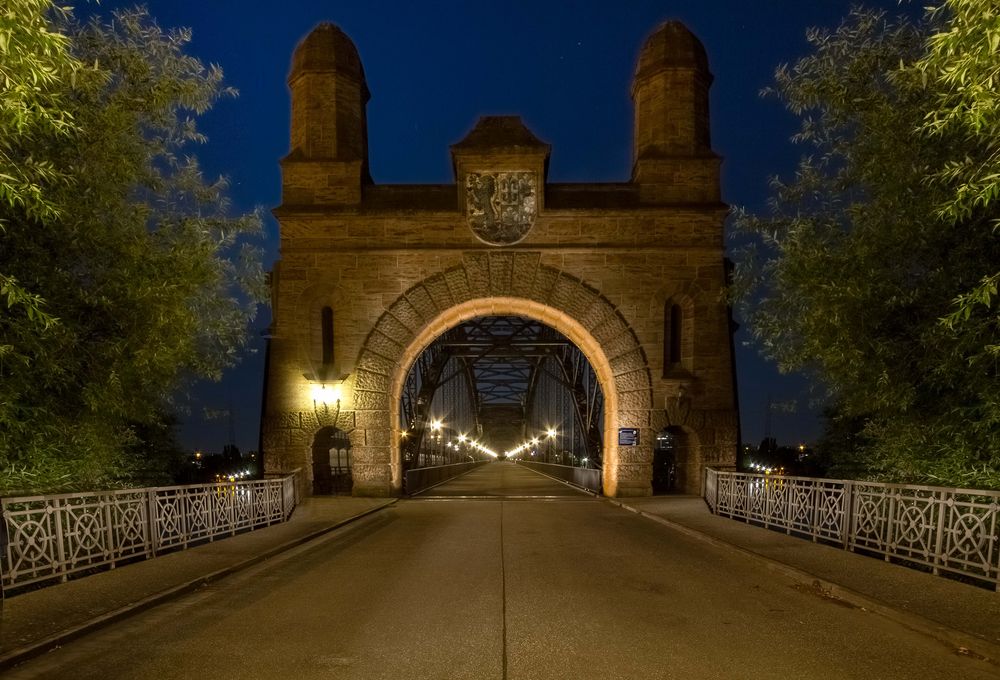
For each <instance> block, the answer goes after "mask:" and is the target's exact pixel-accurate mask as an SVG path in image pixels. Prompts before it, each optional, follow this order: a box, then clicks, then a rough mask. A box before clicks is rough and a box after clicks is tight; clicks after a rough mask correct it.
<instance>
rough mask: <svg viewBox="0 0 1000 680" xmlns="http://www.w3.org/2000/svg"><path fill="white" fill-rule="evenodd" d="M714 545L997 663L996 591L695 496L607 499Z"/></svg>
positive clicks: (999, 614) (999, 601)
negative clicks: (718, 511) (777, 526)
mask: <svg viewBox="0 0 1000 680" xmlns="http://www.w3.org/2000/svg"><path fill="white" fill-rule="evenodd" d="M609 501H610V502H612V503H614V504H616V505H620V506H622V507H623V508H625V509H627V510H632V511H633V512H638V513H640V514H642V515H644V516H646V517H648V518H649V519H652V520H654V521H658V522H660V523H662V524H666V525H667V526H671V527H673V528H675V529H678V530H680V531H682V532H684V533H685V534H688V535H691V536H694V537H696V538H699V539H701V540H705V541H708V542H711V543H714V544H716V545H723V546H725V547H727V548H730V549H735V550H739V551H741V552H743V553H745V554H749V555H751V556H752V557H754V558H755V559H758V560H762V561H764V562H766V563H767V564H768V565H769V566H770V567H771V568H773V569H774V570H775V571H778V572H781V573H783V574H785V575H786V576H791V577H792V578H794V579H796V580H798V581H800V582H801V583H804V584H806V585H808V586H811V587H813V588H814V590H815V592H816V593H817V595H820V596H823V597H832V598H835V599H838V600H841V601H844V602H846V603H848V604H850V605H853V606H856V607H861V608H863V609H866V610H868V611H874V612H877V613H879V614H881V615H883V616H886V617H888V618H890V619H893V620H894V621H897V622H898V623H901V624H903V625H905V626H907V627H908V628H911V629H914V630H918V631H920V632H923V633H926V634H928V635H931V636H933V637H935V638H937V639H938V640H941V641H942V642H945V643H947V644H950V645H953V646H954V647H956V651H957V652H958V653H960V654H972V655H974V656H981V657H985V658H987V659H989V660H991V661H993V662H994V663H1000V594H997V593H996V592H993V591H990V590H985V589H982V588H977V587H975V586H971V585H967V584H963V583H958V582H956V581H952V580H949V579H946V578H942V577H940V576H933V575H931V574H927V573H924V572H920V571H916V570H913V569H908V568H906V567H904V566H900V565H896V564H890V563H888V562H885V561H884V560H881V559H878V558H873V557H867V556H863V555H856V554H854V553H852V552H849V551H847V550H842V549H840V548H836V547H833V546H829V545H823V544H820V543H813V542H812V541H810V540H808V539H802V538H796V537H793V536H788V535H786V534H785V533H783V532H779V531H774V530H769V529H764V528H761V527H758V526H754V525H751V524H746V523H745V522H742V521H738V520H733V519H729V518H727V517H719V516H716V515H713V514H711V512H709V510H708V506H707V505H706V504H705V501H704V499H702V498H700V497H696V496H657V497H651V498H630V499H626V500H624V501H618V500H615V499H609Z"/></svg>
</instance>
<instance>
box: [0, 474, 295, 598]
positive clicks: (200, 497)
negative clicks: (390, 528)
mask: <svg viewBox="0 0 1000 680" xmlns="http://www.w3.org/2000/svg"><path fill="white" fill-rule="evenodd" d="M296 474H297V472H293V473H291V474H289V475H288V476H286V477H282V478H280V479H266V480H257V481H247V482H234V483H223V484H193V485H185V486H166V487H152V488H145V489H125V490H120V491H101V492H84V493H67V494H58V495H49V496H25V497H20V498H4V499H2V500H0V510H2V522H0V590H3V589H10V588H12V587H15V586H26V585H30V584H33V583H42V582H46V581H52V580H59V581H65V580H67V578H68V577H69V576H71V575H73V574H78V573H80V572H84V571H88V570H96V569H101V568H113V567H114V566H116V564H117V563H119V562H123V561H126V560H128V561H131V560H134V559H144V558H150V557H155V556H157V555H158V554H160V553H163V552H167V551H171V550H178V549H184V548H187V547H189V546H190V545H192V544H194V543H199V542H203V541H211V540H214V539H215V538H218V537H220V536H232V535H234V534H236V533H238V532H241V531H247V530H250V529H256V528H259V527H263V526H268V525H270V524H275V523H277V522H283V521H285V520H287V519H288V518H289V516H290V515H291V514H292V510H293V509H294V508H295V506H296V505H297V503H298V490H297V485H296Z"/></svg>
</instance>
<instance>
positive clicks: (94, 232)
mask: <svg viewBox="0 0 1000 680" xmlns="http://www.w3.org/2000/svg"><path fill="white" fill-rule="evenodd" d="M18 1H19V2H21V1H26V0H18ZM19 16H20V15H18V16H16V17H14V19H13V20H12V21H13V22H14V23H17V21H18V19H19ZM47 16H48V17H49V18H48V20H49V21H51V22H55V23H56V25H57V26H59V27H60V28H61V32H62V33H63V34H65V35H66V36H68V37H67V39H66V42H62V43H61V44H62V45H63V46H64V48H65V49H66V50H67V51H68V54H69V55H70V57H71V58H72V59H74V60H76V63H78V64H86V65H87V67H86V68H80V69H77V70H76V71H74V75H73V77H72V78H57V79H54V80H52V81H50V82H48V83H47V84H46V86H45V87H46V88H48V90H50V92H49V97H50V99H49V101H50V102H52V107H53V112H55V113H57V114H58V115H57V116H56V119H58V120H61V121H63V122H65V123H67V125H65V126H64V127H63V129H56V130H51V131H50V132H58V133H59V134H47V133H46V134H20V133H18V134H15V135H12V136H10V137H6V139H7V142H6V144H7V146H8V147H9V153H10V155H11V157H12V158H30V159H34V160H35V161H36V162H37V164H38V165H39V167H43V168H58V169H59V174H60V177H59V178H41V180H44V181H40V179H39V178H38V177H35V178H28V180H29V182H31V183H34V184H36V185H38V186H42V187H44V189H45V190H44V193H40V194H38V196H40V197H41V198H42V200H43V201H44V203H45V204H46V205H48V206H50V207H51V209H50V210H42V211H39V210H38V209H36V208H35V207H33V206H32V205H31V204H30V201H26V202H19V201H14V200H5V201H2V202H0V220H2V221H3V223H4V225H5V232H4V233H3V235H2V239H3V244H2V245H3V247H2V248H0V271H3V272H7V273H9V275H10V276H11V277H12V278H13V279H15V280H16V281H18V282H20V283H21V284H22V285H23V286H24V288H25V289H27V290H30V291H32V293H31V294H32V295H37V296H40V297H41V298H42V299H44V301H45V311H46V312H47V313H50V314H51V315H53V316H54V317H57V318H58V323H54V324H49V325H48V327H47V328H46V327H45V325H44V324H43V325H39V324H38V323H32V322H31V320H30V319H28V317H27V316H26V315H24V314H21V315H17V314H7V315H5V316H0V338H2V340H0V344H3V345H6V346H7V347H9V348H10V349H9V350H8V352H7V353H6V354H5V355H3V356H0V469H3V473H2V474H0V480H2V481H0V492H3V491H10V490H18V491H29V490H53V489H56V488H81V487H89V488H94V487H98V486H104V485H108V484H112V483H117V482H122V481H129V480H132V479H134V478H135V477H136V475H137V474H138V471H139V470H143V469H150V468H151V467H156V466H150V465H149V464H148V461H145V460H144V457H146V455H147V454H148V452H149V447H148V446H145V444H148V443H149V442H148V441H144V437H143V433H149V432H162V428H163V424H164V422H165V421H166V420H168V418H167V417H166V416H165V414H167V413H169V412H170V411H171V409H172V404H171V398H172V397H171V395H173V394H174V393H175V392H176V390H177V389H178V388H179V387H181V386H183V385H184V384H185V383H186V382H187V381H189V380H191V379H194V378H198V377H208V378H218V377H219V376H220V375H221V372H222V370H223V369H224V368H225V367H227V366H229V365H232V364H233V363H234V362H235V361H236V359H237V358H238V355H239V350H240V348H241V347H242V346H243V345H244V343H245V339H246V330H247V323H248V322H249V320H250V319H251V318H252V317H253V314H254V312H255V309H256V302H257V300H259V299H260V298H261V292H262V291H261V285H262V280H263V277H262V275H261V271H260V254H259V252H258V251H257V249H256V248H254V247H252V246H250V245H248V244H247V239H246V236H247V235H252V234H255V233H257V232H258V231H259V227H260V220H259V216H258V215H256V214H250V215H243V216H237V217H231V216H230V215H229V212H230V208H229V205H228V203H227V199H226V190H227V185H226V181H225V180H224V179H218V180H214V181H208V180H206V179H205V177H204V176H203V174H202V172H201V170H200V168H199V166H198V163H197V160H196V159H195V158H194V156H192V155H190V151H189V149H190V147H191V146H192V145H195V144H199V143H201V142H204V141H205V140H204V137H203V136H202V135H201V133H199V131H198V129H197V126H196V124H195V120H194V116H195V115H197V114H200V113H203V112H204V111H206V110H208V109H209V108H210V107H211V106H212V105H213V104H214V103H215V102H216V101H217V100H218V99H219V98H220V97H223V96H227V95H229V94H232V92H231V90H229V89H227V88H226V87H225V86H224V85H223V83H222V72H221V70H220V69H218V68H217V67H215V66H211V67H206V66H205V65H204V64H202V63H201V62H200V61H199V60H197V59H195V58H193V57H191V56H188V55H186V54H185V53H184V48H185V45H186V44H187V43H188V41H189V40H190V35H189V33H188V32H187V31H183V30H181V31H164V30H162V29H160V28H159V27H158V26H157V25H156V24H155V23H154V22H153V21H152V20H151V19H150V17H149V16H148V14H147V13H146V12H145V11H144V10H133V11H125V12H117V13H115V14H114V16H113V18H112V19H111V21H110V22H108V23H103V22H102V21H100V20H98V19H95V20H93V21H91V22H89V23H86V24H83V25H81V24H77V23H74V22H73V21H72V20H71V18H70V17H68V16H67V15H65V14H63V15H59V14H56V15H51V14H50V15H47ZM8 20H10V17H8ZM25 20H27V18H25ZM36 52H37V54H38V55H41V56H44V54H45V53H44V50H41V51H39V50H36ZM41 56H40V57H39V58H41ZM60 117H61V118H60ZM2 122H3V125H4V126H5V128H4V132H6V130H7V129H10V128H6V126H7V125H11V124H12V123H11V121H10V120H9V119H7V118H4V119H3V121H2ZM69 123H71V124H69ZM56 127H58V126H56ZM13 129H15V131H16V130H17V128H16V127H15V128H13ZM0 136H4V135H0ZM50 180H52V181H50ZM29 194H30V192H29ZM157 437H159V438H161V439H162V436H160V435H157ZM146 439H152V437H147V438H146Z"/></svg>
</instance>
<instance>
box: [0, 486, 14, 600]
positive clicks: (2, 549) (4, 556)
mask: <svg viewBox="0 0 1000 680" xmlns="http://www.w3.org/2000/svg"><path fill="white" fill-rule="evenodd" d="M9 561H10V536H9V535H8V532H7V510H6V506H5V505H4V502H3V498H0V616H3V600H4V583H5V582H6V580H7V579H6V577H5V576H4V565H6V564H7V563H8V562H9ZM11 581H12V582H13V578H12V579H11Z"/></svg>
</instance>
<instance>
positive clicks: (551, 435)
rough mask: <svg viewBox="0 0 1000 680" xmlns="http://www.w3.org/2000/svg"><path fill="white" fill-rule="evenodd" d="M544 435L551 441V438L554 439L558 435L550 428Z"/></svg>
mask: <svg viewBox="0 0 1000 680" xmlns="http://www.w3.org/2000/svg"><path fill="white" fill-rule="evenodd" d="M545 434H546V435H548V437H549V439H552V438H553V437H555V436H556V435H557V434H559V433H558V432H556V431H555V430H553V429H552V428H549V431H548V432H546V433H545Z"/></svg>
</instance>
